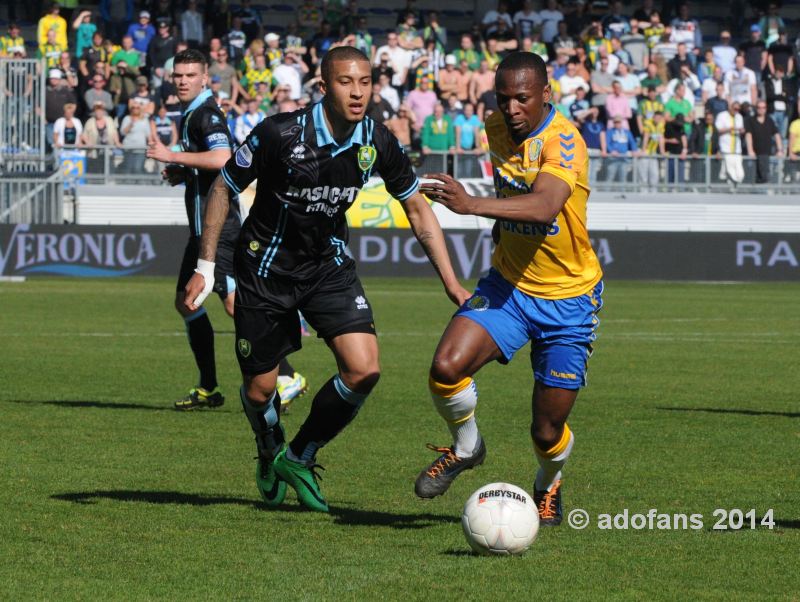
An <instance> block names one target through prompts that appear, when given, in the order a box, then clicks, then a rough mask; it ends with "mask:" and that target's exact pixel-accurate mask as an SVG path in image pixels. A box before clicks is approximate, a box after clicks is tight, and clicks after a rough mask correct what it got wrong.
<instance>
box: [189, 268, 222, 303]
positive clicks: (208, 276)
mask: <svg viewBox="0 0 800 602" xmlns="http://www.w3.org/2000/svg"><path fill="white" fill-rule="evenodd" d="M215 265H216V264H215V263H214V262H213V261H206V260H205V259H198V260H197V267H196V268H195V270H194V271H195V272H196V273H198V274H200V275H201V276H202V277H203V290H202V292H201V293H200V294H199V295H197V298H196V299H195V300H194V301H193V304H194V305H197V306H198V307H199V306H200V305H202V304H203V301H205V300H206V297H208V295H209V293H210V292H211V289H213V288H214V266H215Z"/></svg>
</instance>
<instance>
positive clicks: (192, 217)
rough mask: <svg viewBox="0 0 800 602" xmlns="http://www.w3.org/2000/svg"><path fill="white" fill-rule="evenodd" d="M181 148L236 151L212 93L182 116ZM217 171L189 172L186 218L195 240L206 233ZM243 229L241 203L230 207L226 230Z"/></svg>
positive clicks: (203, 96) (190, 107)
mask: <svg viewBox="0 0 800 602" xmlns="http://www.w3.org/2000/svg"><path fill="white" fill-rule="evenodd" d="M179 131H180V135H181V148H182V150H183V151H185V152H190V153H202V152H206V151H210V150H214V149H218V148H227V149H231V150H232V149H233V138H232V136H231V133H230V131H229V130H228V124H227V122H226V120H225V115H223V114H222V111H221V110H220V109H219V107H218V106H217V103H216V101H215V100H214V97H213V96H212V94H211V90H205V91H203V92H201V93H200V94H199V95H198V96H197V97H196V98H195V99H194V100H193V101H192V102H191V103H190V104H189V106H188V107H186V109H185V110H184V112H183V115H182V117H181V125H180V130H179ZM218 174H219V172H218V171H216V170H213V171H208V170H204V169H195V168H192V167H187V168H186V193H185V196H184V200H185V202H186V215H187V217H188V218H189V229H190V231H191V233H192V236H200V235H201V234H202V232H203V213H204V212H205V203H206V196H207V195H208V190H209V189H210V188H211V184H212V183H213V182H214V180H215V179H216V177H217V175H218ZM240 225H241V217H240V215H239V202H238V199H237V200H236V202H233V203H231V208H230V210H229V211H228V218H227V220H226V223H225V230H226V231H227V230H230V229H231V228H235V229H237V230H238V228H239V226H240Z"/></svg>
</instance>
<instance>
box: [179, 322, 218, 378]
mask: <svg viewBox="0 0 800 602" xmlns="http://www.w3.org/2000/svg"><path fill="white" fill-rule="evenodd" d="M201 311H202V312H203V313H201V314H200V315H197V314H194V315H192V316H189V317H188V318H185V320H184V321H185V322H186V334H187V335H188V336H189V346H190V347H191V348H192V353H194V361H195V362H196V363H197V368H198V369H199V370H200V386H201V387H203V388H204V389H206V390H208V391H213V390H214V389H215V388H216V387H217V363H216V359H215V358H214V329H213V328H211V320H209V319H208V314H207V313H206V311H205V310H204V309H203V310H201Z"/></svg>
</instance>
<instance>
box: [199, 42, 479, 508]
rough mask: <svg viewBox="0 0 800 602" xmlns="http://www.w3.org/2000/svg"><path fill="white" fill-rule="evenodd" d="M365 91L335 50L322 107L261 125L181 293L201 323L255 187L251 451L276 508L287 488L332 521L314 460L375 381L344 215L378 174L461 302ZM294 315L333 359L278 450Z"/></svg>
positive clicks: (247, 258)
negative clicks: (222, 249)
mask: <svg viewBox="0 0 800 602" xmlns="http://www.w3.org/2000/svg"><path fill="white" fill-rule="evenodd" d="M371 86H372V78H371V72H370V63H369V60H368V59H367V57H366V56H364V54H362V53H361V52H360V51H358V50H356V49H355V48H352V47H349V46H342V47H338V48H334V49H332V50H330V51H329V52H328V53H327V54H326V55H325V58H324V59H323V62H322V84H321V87H322V91H323V93H324V94H325V97H324V99H323V100H322V101H321V102H320V103H317V104H314V105H311V106H310V107H307V108H305V109H302V110H299V111H295V112H293V113H283V114H279V115H275V116H273V117H270V118H268V119H266V120H265V121H263V122H261V123H260V124H259V125H258V126H256V128H255V129H254V130H253V131H252V132H251V133H250V135H249V136H248V137H247V140H246V141H245V143H244V144H243V145H242V146H240V147H239V148H238V150H237V151H236V153H235V154H234V156H233V157H232V158H231V159H230V160H229V161H228V162H227V163H226V165H225V167H224V168H223V170H222V172H221V174H220V177H218V178H217V179H216V181H215V182H214V184H213V186H212V188H211V191H210V193H209V200H208V205H207V208H206V214H205V219H204V230H203V234H202V238H201V241H200V258H199V260H198V266H197V270H196V272H197V273H196V274H195V275H194V276H192V279H191V280H190V281H189V284H188V285H187V287H186V296H185V299H186V304H187V308H188V309H189V310H191V311H196V310H197V309H198V308H199V307H200V304H201V303H202V302H203V300H204V299H205V297H206V296H207V295H208V293H209V292H210V291H211V290H212V287H213V285H214V264H213V261H214V256H215V253H216V250H217V246H218V240H219V239H220V236H221V234H222V232H223V231H224V225H225V218H226V215H227V214H228V211H229V210H230V209H229V207H230V197H231V193H234V194H235V193H238V192H239V191H241V190H242V189H243V188H244V187H246V186H247V185H248V184H250V182H252V181H253V180H254V179H256V178H257V179H258V185H257V189H256V198H255V202H254V204H253V207H252V209H251V211H250V216H249V217H248V218H247V220H246V221H245V223H244V225H243V227H242V233H241V236H240V237H239V242H238V244H237V246H236V253H235V259H234V272H235V274H236V280H237V285H238V293H237V296H236V309H235V312H234V322H235V324H236V354H237V358H238V360H239V366H240V368H241V370H242V376H243V380H244V384H243V386H242V388H241V396H242V404H243V405H244V408H245V413H246V415H247V418H248V420H249V422H250V425H251V427H252V429H253V432H254V433H255V435H256V445H257V448H258V468H257V473H256V483H257V485H258V488H259V491H260V492H261V496H262V498H263V499H264V501H265V502H266V503H267V504H268V505H270V506H275V505H278V504H280V503H281V502H282V501H283V499H284V496H285V495H286V485H287V483H288V484H289V485H291V486H292V488H293V489H295V491H296V492H297V497H298V499H299V500H300V502H301V503H302V504H303V505H304V506H306V507H308V508H310V509H312V510H316V511H320V512H327V511H328V504H327V502H326V500H325V498H324V496H323V494H322V491H321V490H320V487H319V483H318V482H317V478H316V474H315V472H314V471H315V468H316V467H317V464H316V455H317V450H319V449H320V448H321V447H322V446H323V445H325V444H326V443H328V442H329V441H331V439H333V438H334V437H335V436H336V435H337V434H338V433H339V432H340V431H341V430H342V429H343V428H344V427H345V426H347V424H349V423H350V421H352V420H353V418H355V416H356V414H357V413H358V410H359V408H360V407H361V406H362V404H363V403H364V401H365V400H366V398H367V396H368V395H369V393H370V392H371V391H372V389H373V387H374V386H375V384H376V383H377V382H378V378H379V376H380V368H379V365H378V342H377V338H376V336H375V323H374V319H373V316H372V309H371V306H370V304H369V301H368V300H367V296H366V294H365V293H364V289H363V288H362V286H361V283H360V281H359V279H358V276H357V275H356V272H355V263H354V262H353V260H352V259H350V258H349V257H348V256H347V255H346V254H345V245H346V244H347V241H348V230H347V221H346V219H345V211H346V210H347V209H348V207H350V205H351V204H352V203H353V201H354V200H355V198H356V195H357V194H358V191H359V190H360V189H361V187H362V186H363V185H364V184H365V183H366V182H367V181H368V179H369V177H370V176H371V175H372V174H373V173H375V174H379V175H380V176H381V177H382V178H383V180H384V182H385V184H386V189H387V191H388V192H389V193H390V194H391V195H392V196H394V197H395V198H396V199H397V200H399V201H400V202H401V204H402V206H403V208H404V209H405V211H406V214H407V216H408V219H409V222H410V224H411V227H412V229H413V231H414V234H415V236H416V237H417V240H418V241H419V242H420V244H421V245H422V247H423V249H424V250H425V252H426V254H427V255H428V257H429V259H430V261H431V263H432V264H433V266H434V267H435V268H436V270H437V272H438V274H439V277H440V278H441V280H442V283H443V284H444V287H445V290H446V292H447V295H448V296H449V297H450V299H451V300H452V301H453V302H454V303H456V304H457V305H461V303H462V302H464V301H465V300H466V299H467V298H468V297H469V293H468V292H467V291H466V290H465V289H464V288H463V287H462V286H461V285H460V284H459V282H458V280H457V279H456V276H455V273H454V272H453V268H452V265H451V263H450V258H449V257H448V254H447V249H446V247H445V242H444V236H443V234H442V230H441V227H440V226H439V222H438V221H437V220H436V217H435V215H434V214H433V211H432V210H431V208H430V206H429V205H428V203H427V202H426V201H425V198H424V197H423V196H422V195H421V194H420V192H419V180H418V179H417V177H416V176H415V175H414V172H413V170H412V167H411V163H410V162H409V160H408V157H407V156H406V155H405V153H404V151H403V148H402V146H400V144H399V142H398V141H397V139H396V138H395V137H394V135H392V134H391V133H390V132H389V130H388V129H386V128H385V127H384V126H383V125H382V124H379V123H376V122H374V121H372V119H370V118H368V117H366V116H365V112H366V109H367V104H368V103H369V99H370V95H371ZM298 309H299V310H301V311H302V312H303V315H304V316H305V318H306V319H307V320H308V322H309V324H311V326H313V327H314V329H315V330H316V331H317V333H318V336H319V337H321V338H322V339H324V340H325V342H326V343H327V344H328V346H329V347H330V349H331V351H333V354H334V356H335V358H336V363H337V366H338V373H337V374H335V375H334V376H333V377H332V378H331V379H330V380H328V381H327V382H326V383H325V384H324V385H323V386H322V388H321V389H320V390H319V391H318V392H317V394H316V396H315V397H314V400H313V402H312V404H311V411H310V413H309V415H308V417H307V418H306V420H305V422H304V423H303V425H302V426H301V427H300V430H299V432H298V433H297V435H296V436H295V438H294V439H293V440H292V441H291V442H290V443H289V445H288V447H285V437H284V433H283V427H282V425H281V424H280V414H279V412H278V407H279V404H280V400H279V398H278V395H277V392H276V390H275V382H276V376H277V366H278V363H279V361H280V360H281V358H283V357H285V356H286V355H287V354H289V353H291V352H293V351H296V350H298V349H299V348H300V337H299V330H298V317H297V310H298Z"/></svg>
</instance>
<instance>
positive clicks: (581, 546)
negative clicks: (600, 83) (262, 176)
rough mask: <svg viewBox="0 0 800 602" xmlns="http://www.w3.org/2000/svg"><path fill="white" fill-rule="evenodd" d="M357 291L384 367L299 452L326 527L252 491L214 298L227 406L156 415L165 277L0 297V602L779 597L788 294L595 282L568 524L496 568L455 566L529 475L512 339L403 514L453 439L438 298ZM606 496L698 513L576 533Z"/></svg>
mask: <svg viewBox="0 0 800 602" xmlns="http://www.w3.org/2000/svg"><path fill="white" fill-rule="evenodd" d="M365 287H366V290H367V294H368V297H369V298H370V300H371V302H372V304H373V307H374V309H375V313H376V317H377V326H378V329H379V332H380V345H381V353H382V367H383V377H382V380H381V382H380V383H379V385H378V387H377V389H376V390H375V392H374V393H373V395H372V396H371V397H370V399H369V400H368V402H367V404H366V405H365V407H364V408H363V410H362V412H361V414H360V415H359V416H358V418H357V419H356V421H355V422H354V423H353V424H352V425H351V426H350V427H349V428H348V429H347V430H346V431H345V432H344V433H343V434H342V435H341V436H340V437H339V438H338V439H336V440H335V441H334V442H333V443H332V444H331V445H329V446H328V447H327V448H325V449H324V450H322V451H321V452H320V455H319V461H320V463H321V464H323V465H324V466H325V467H326V469H327V470H326V472H325V473H324V480H323V482H322V486H323V490H324V492H325V493H326V495H327V496H328V499H329V502H330V504H331V507H332V511H331V514H330V515H328V516H325V515H319V514H311V513H308V512H303V511H300V510H299V509H298V507H297V503H296V500H295V498H294V494H293V492H290V494H289V495H288V496H287V501H286V503H285V505H284V506H283V507H282V508H280V509H278V510H275V511H269V510H267V509H266V508H264V507H263V506H262V504H260V503H259V498H258V493H257V491H256V489H255V485H254V478H253V476H254V471H255V462H254V460H253V456H254V451H255V448H254V444H253V442H252V436H251V433H250V431H249V426H248V424H247V421H246V420H245V418H244V416H243V415H242V412H241V408H240V405H239V402H238V399H237V394H236V391H237V387H238V383H239V376H238V372H237V369H236V363H235V358H234V355H233V352H232V350H233V344H234V337H233V333H232V330H233V325H232V322H231V321H230V320H229V319H228V318H227V317H226V316H224V315H223V313H222V311H221V306H220V304H219V302H218V301H217V300H216V299H214V298H211V299H209V302H207V305H208V307H209V308H210V311H211V313H212V321H213V323H214V324H215V325H216V328H217V330H218V333H219V334H218V338H217V357H218V365H219V371H220V374H221V382H222V385H223V387H224V391H225V392H226V394H227V398H228V399H227V402H226V404H225V406H224V407H222V408H220V409H218V410H212V411H200V412H196V413H186V414H184V413H178V412H175V411H173V410H172V409H171V404H172V401H173V399H175V398H176V397H178V396H180V395H182V394H183V393H184V392H185V390H186V389H187V388H188V387H190V386H191V385H193V384H194V379H195V372H194V369H193V364H192V360H191V356H190V352H189V349H188V346H187V344H186V340H185V334H184V332H183V324H182V322H181V320H180V318H179V317H178V315H177V314H176V313H175V312H174V310H173V309H172V296H173V291H174V285H173V282H172V280H170V279H135V278H131V279H125V280H113V281H112V280H59V279H52V280H50V279H42V280H30V281H28V282H24V283H3V284H0V340H1V341H2V345H1V346H0V465H1V466H2V472H0V475H1V476H0V479H1V480H0V508H2V520H0V558H2V562H0V598H2V599H4V600H23V599H42V600H45V599H46V600H62V599H81V600H92V599H153V600H157V599H160V600H173V599H179V600H182V599H187V600H188V599H215V600H217V599H219V600H230V599H242V600H247V599H256V598H262V599H269V600H275V601H283V600H320V599H326V600H378V599H381V600H398V599H403V600H435V601H439V600H459V601H460V600H478V599H485V598H488V597H489V596H491V597H493V598H495V597H496V596H498V595H500V596H503V597H504V599H508V600H535V599H542V600H549V599H587V600H599V599H639V600H653V599H674V600H695V599H699V600H705V599H708V600H711V599H719V600H737V599H740V600H753V599H794V600H797V599H798V596H799V595H800V594H798V592H800V575H798V558H800V469H798V466H800V462H798V449H800V403H798V399H800V363H799V362H798V359H800V355H799V354H798V351H797V345H798V342H797V337H798V334H799V333H800V312H798V301H797V300H798V297H800V285H798V284H797V283H781V284H769V285H767V284H734V285H722V284H719V285H711V284H668V283H629V282H615V281H611V282H608V283H607V286H606V293H605V307H604V309H603V311H602V314H601V318H602V321H601V325H600V329H599V338H598V341H597V344H596V348H595V354H594V357H593V358H592V360H591V362H590V371H589V386H588V387H587V388H586V389H584V390H583V391H582V392H581V394H580V396H579V397H578V403H577V405H576V407H575V410H574V411H573V414H572V416H571V419H570V424H571V426H572V428H573V430H574V432H575V436H576V446H575V449H574V452H573V455H572V458H571V459H570V462H569V464H568V465H567V470H566V474H565V484H564V501H565V506H566V510H571V509H574V508H584V509H586V510H587V511H588V512H589V513H590V515H591V516H592V518H593V523H592V524H591V525H590V526H589V527H588V528H587V529H585V530H582V531H581V530H574V529H571V528H570V527H568V526H567V525H566V523H565V524H564V525H562V526H561V527H559V528H557V529H550V530H544V529H543V530H541V531H540V533H539V538H538V540H537V541H536V543H535V544H534V546H533V547H532V548H531V549H530V550H529V552H528V553H527V554H526V555H524V556H522V557H515V558H485V557H475V556H472V555H470V554H468V553H467V549H468V548H467V545H466V543H465V541H464V538H463V535H462V533H461V526H460V523H459V517H460V513H461V507H462V505H463V503H464V501H465V500H466V499H467V497H468V496H469V494H470V493H471V492H472V491H473V490H474V489H476V488H477V487H479V486H481V485H483V484H485V483H489V482H492V481H498V480H500V481H508V482H511V483H515V484H517V485H520V486H522V487H523V488H526V489H530V487H531V481H532V477H533V474H534V469H535V460H534V457H533V455H532V452H531V444H530V440H529V435H528V425H529V421H530V401H529V398H530V390H531V384H532V382H531V373H530V367H529V360H528V353H527V350H523V351H522V352H521V353H520V354H519V355H518V356H517V357H516V358H515V360H514V361H513V362H512V363H511V365H509V366H506V367H502V366H500V365H491V366H487V367H486V368H485V369H484V370H483V371H482V372H481V373H480V374H479V375H478V377H477V383H478V388H479V394H480V403H479V409H478V414H477V415H478V423H479V425H480V427H481V429H482V431H483V433H484V436H485V438H486V441H487V444H488V449H489V455H488V457H487V461H486V463H485V464H484V466H482V467H481V468H479V469H477V470H474V471H470V472H467V473H465V474H464V475H463V476H462V477H461V478H460V479H459V480H457V481H456V482H455V484H454V485H453V487H452V488H451V490H450V491H449V492H448V493H447V495H446V496H444V497H443V498H438V499H436V500H433V501H421V500H418V499H416V498H415V497H414V494H413V481H414V478H415V477H416V474H417V473H418V471H419V470H420V469H421V468H422V467H423V466H425V465H426V464H427V463H428V462H429V461H431V460H432V459H433V455H432V454H431V452H429V451H428V450H426V449H425V443H426V442H434V443H437V444H441V445H446V444H448V443H449V437H448V436H447V431H446V428H445V426H444V424H443V423H442V421H441V420H440V419H439V417H438V415H437V414H436V412H435V410H434V408H433V406H432V404H431V402H430V399H429V396H428V392H427V385H426V381H427V374H426V372H427V367H428V364H429V362H430V359H431V356H432V353H433V350H434V348H435V345H436V343H437V341H438V337H439V335H440V334H441V332H442V330H443V328H444V326H445V325H446V323H447V321H448V319H449V316H450V314H451V312H452V309H453V308H452V307H451V306H450V305H449V302H448V301H447V300H446V298H445V297H444V295H443V294H442V292H441V288H440V286H439V284H438V283H437V282H435V281H432V280H428V279H419V280H400V279H396V280H389V279H385V280H384V279H368V280H366V281H365ZM304 345H305V347H304V349H303V350H302V351H301V352H299V353H297V354H295V355H293V356H292V358H291V359H292V361H293V362H294V363H295V364H296V366H297V367H298V369H300V370H301V371H302V372H304V373H305V374H306V375H307V376H308V378H309V381H310V382H311V386H312V394H313V392H314V391H316V388H317V387H319V385H321V384H322V382H324V380H325V379H327V378H329V376H330V375H331V374H332V373H333V370H334V363H333V360H332V357H331V355H330V353H329V351H328V350H327V348H326V347H325V345H324V344H323V343H321V342H319V341H318V340H316V339H313V338H306V339H304ZM310 398H311V396H310V395H309V396H306V397H305V398H303V399H301V400H300V401H298V402H297V403H296V404H295V407H294V408H293V410H292V412H291V413H290V414H289V415H288V416H287V417H286V419H285V424H286V426H287V430H288V432H289V434H290V436H291V435H292V434H293V433H294V432H295V430H296V429H297V427H298V426H299V424H300V422H301V420H302V419H303V418H304V417H305V415H306V412H307V410H308V406H309V402H310ZM626 508H627V509H628V510H629V512H631V513H645V512H647V511H648V510H649V509H651V508H655V509H657V510H658V511H659V512H664V513H686V514H691V513H700V514H703V515H704V528H703V529H701V530H678V531H658V530H647V529H645V530H633V529H628V530H612V531H609V530H603V529H600V528H598V527H597V525H596V524H595V517H596V516H597V514H599V513H618V512H622V511H623V510H624V509H626ZM716 508H725V509H734V508H738V509H741V510H743V511H745V512H746V511H748V510H749V509H751V508H752V509H755V510H756V512H757V513H758V516H759V517H760V516H761V515H762V514H763V513H764V512H765V511H766V510H768V509H770V508H771V509H773V512H774V519H775V526H774V528H773V529H768V528H766V527H760V526H759V528H757V529H755V530H750V529H745V530H741V531H730V530H729V531H714V530H712V529H711V526H712V524H713V523H714V518H713V517H712V512H713V511H714V510H715V509H716ZM495 599H496V598H495Z"/></svg>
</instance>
